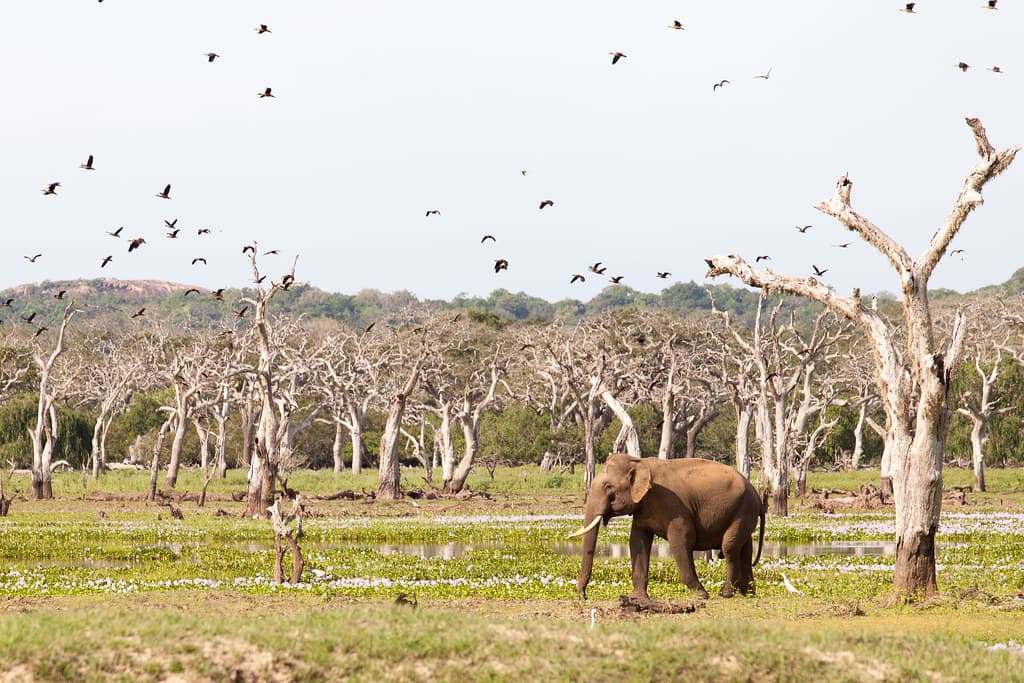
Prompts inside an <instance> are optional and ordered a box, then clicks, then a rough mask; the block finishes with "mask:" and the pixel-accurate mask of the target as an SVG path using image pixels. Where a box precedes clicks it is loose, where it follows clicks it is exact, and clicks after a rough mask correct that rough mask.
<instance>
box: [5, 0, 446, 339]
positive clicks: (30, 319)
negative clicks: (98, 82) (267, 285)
mask: <svg viewBox="0 0 1024 683" xmlns="http://www.w3.org/2000/svg"><path fill="white" fill-rule="evenodd" d="M99 2H103V0H99ZM254 30H255V31H256V33H257V34H260V35H261V34H264V33H271V32H272V31H271V30H270V28H269V27H268V26H267V25H266V24H260V25H259V26H257V27H256V28H255V29H254ZM203 56H204V57H206V59H207V61H208V62H209V63H213V61H214V60H216V59H217V58H219V57H220V54H218V53H216V52H206V53H203ZM257 96H258V97H259V98H261V99H262V98H265V97H274V94H273V91H272V89H271V88H269V87H268V88H265V89H264V90H263V91H262V92H259V93H257ZM78 167H79V168H80V169H82V170H85V171H95V170H96V166H95V156H94V155H93V154H90V155H89V156H88V158H87V159H86V160H85V162H84V163H82V164H79V166H78ZM60 187H62V185H61V183H60V181H54V182H51V183H48V184H47V185H46V186H45V187H44V188H43V190H42V193H43V195H44V196H53V197H57V196H59V193H58V191H57V190H58V188H60ZM154 197H156V198H159V199H167V200H170V199H171V184H170V183H168V184H166V185H165V186H164V188H163V189H162V190H160V191H159V192H157V193H155V194H154ZM429 213H430V212H428V215H429ZM164 228H165V229H166V233H165V237H166V238H167V239H178V236H179V234H180V233H181V230H182V228H179V227H178V219H177V218H174V219H172V220H168V219H166V218H165V219H164ZM123 231H124V226H123V225H122V226H120V227H118V228H117V229H116V230H110V231H107V235H109V236H110V237H114V238H117V239H120V238H121V236H122V232H123ZM210 234H211V229H210V228H208V227H199V228H197V229H196V236H197V237H203V236H204V235H210ZM127 242H128V253H129V254H130V253H132V252H133V251H136V250H138V249H140V248H141V247H142V245H144V244H146V239H145V238H144V237H132V238H130V239H128V240H127ZM250 250H251V251H252V252H253V253H255V252H256V247H255V245H252V244H247V245H245V246H244V247H243V248H242V253H243V254H245V253H247V252H249V251H250ZM278 253H280V252H279V250H277V249H270V250H267V251H264V252H263V256H270V255H276V254H278ZM42 256H43V254H42V253H38V254H33V255H31V256H25V257H24V258H25V260H26V261H28V262H29V263H35V262H36V261H37V260H38V259H39V258H40V257H42ZM113 260H114V256H113V254H108V255H106V256H104V257H103V259H102V260H101V261H100V268H106V267H107V266H108V265H109V264H110V263H111V262H112V261H113ZM197 264H202V265H207V259H206V258H205V257H204V256H196V257H195V258H193V259H192V261H191V265H193V266H195V265H197ZM265 277H266V276H261V277H260V278H259V279H258V280H257V284H261V283H262V282H263V280H264V279H265ZM293 282H294V277H292V276H291V275H285V276H284V278H283V279H282V281H281V286H282V288H284V289H288V288H289V287H290V286H291V285H292V284H293ZM225 289H226V288H224V287H221V288H219V289H214V290H209V294H210V296H212V297H213V298H214V299H215V300H217V301H224V291H225ZM202 292H203V290H200V289H198V288H196V287H190V288H188V289H186V290H185V296H189V295H190V294H202ZM66 293H67V290H63V289H61V290H59V291H57V292H55V293H54V294H53V297H54V298H55V299H58V300H62V299H64V296H65V294H66ZM13 304H14V299H13V298H10V299H5V300H4V301H3V302H2V305H3V306H4V307H6V308H11V307H12V306H13ZM247 312H248V306H243V307H242V308H240V309H237V310H234V315H235V317H236V318H243V317H245V315H246V313H247ZM145 313H146V308H145V306H143V307H141V308H139V309H137V310H135V311H134V312H133V313H132V314H131V315H130V318H140V317H142V316H144V315H145ZM35 317H36V312H35V311H33V312H31V313H29V314H28V315H23V316H21V320H22V322H23V323H25V324H27V325H32V324H33V323H34V321H35ZM2 322H3V321H2V320H0V323H2ZM48 329H49V328H48V327H47V326H45V325H39V326H38V327H37V328H36V331H35V336H37V337H38V336H39V335H41V334H43V333H44V332H46V331H47V330H48Z"/></svg>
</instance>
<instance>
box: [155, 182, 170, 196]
mask: <svg viewBox="0 0 1024 683" xmlns="http://www.w3.org/2000/svg"><path fill="white" fill-rule="evenodd" d="M154 196H155V197H160V199H170V198H171V186H170V185H168V186H167V187H165V188H164V191H163V192H157V193H156V194H155V195H154Z"/></svg>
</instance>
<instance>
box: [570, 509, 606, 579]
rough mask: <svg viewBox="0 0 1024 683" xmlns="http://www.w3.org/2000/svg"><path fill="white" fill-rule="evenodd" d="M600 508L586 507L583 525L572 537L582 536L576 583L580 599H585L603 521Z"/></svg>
mask: <svg viewBox="0 0 1024 683" xmlns="http://www.w3.org/2000/svg"><path fill="white" fill-rule="evenodd" d="M603 518H604V517H603V515H602V514H601V509H600V506H598V505H594V504H590V505H587V510H586V514H585V515H584V517H583V521H584V522H585V524H584V525H583V528H581V529H580V530H579V531H577V532H576V533H575V534H573V536H579V535H582V536H583V564H582V565H581V566H580V578H579V580H578V581H577V582H576V592H577V593H579V594H580V597H582V598H584V599H586V597H587V584H588V583H590V573H591V571H593V569H594V550H595V549H596V548H597V532H598V531H599V529H600V526H601V521H602V519H603Z"/></svg>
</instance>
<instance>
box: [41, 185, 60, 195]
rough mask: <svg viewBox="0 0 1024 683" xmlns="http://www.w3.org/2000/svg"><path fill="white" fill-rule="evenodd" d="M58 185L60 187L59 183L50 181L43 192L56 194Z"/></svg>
mask: <svg viewBox="0 0 1024 683" xmlns="http://www.w3.org/2000/svg"><path fill="white" fill-rule="evenodd" d="M58 187H60V183H50V184H49V185H47V186H46V187H45V188H44V189H43V194H57V188H58Z"/></svg>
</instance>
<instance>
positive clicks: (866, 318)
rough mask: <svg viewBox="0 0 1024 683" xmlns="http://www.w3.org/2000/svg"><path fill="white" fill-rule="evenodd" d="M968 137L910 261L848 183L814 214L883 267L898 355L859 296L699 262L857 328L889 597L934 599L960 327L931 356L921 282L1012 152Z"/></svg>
mask: <svg viewBox="0 0 1024 683" xmlns="http://www.w3.org/2000/svg"><path fill="white" fill-rule="evenodd" d="M967 125H968V126H969V127H970V128H971V131H972V132H973V134H974V141H975V145H976V148H977V151H978V156H979V160H978V162H977V164H975V166H974V168H973V169H972V170H971V171H970V172H969V173H968V175H967V178H966V179H965V181H964V184H963V187H962V189H961V190H960V193H959V195H958V196H957V198H956V200H955V201H954V203H953V207H952V210H951V211H950V213H949V216H948V217H947V218H946V220H945V221H944V222H943V223H942V225H940V226H939V228H938V229H937V230H936V231H935V234H934V235H933V236H932V238H931V240H930V241H929V243H928V246H927V247H926V248H925V250H924V252H923V253H922V254H921V255H920V256H919V257H918V258H917V259H912V258H911V257H910V255H909V254H908V253H907V251H906V250H905V249H904V248H903V247H902V246H900V245H899V244H897V243H896V242H895V240H893V239H892V238H891V237H890V236H889V235H887V234H886V233H885V232H883V231H882V229H881V228H879V227H878V226H876V225H875V224H874V223H872V222H871V221H870V220H868V219H867V218H865V217H864V216H862V215H860V214H859V213H857V212H856V211H854V210H853V207H852V206H851V205H850V195H851V190H852V188H853V183H852V182H851V181H850V179H849V177H848V176H845V175H844V176H843V177H841V178H840V179H839V180H838V182H837V183H836V190H835V194H834V195H833V196H832V198H831V199H829V200H828V201H825V202H822V203H820V204H819V205H818V207H817V208H818V209H819V210H820V211H822V212H824V213H826V214H828V215H830V216H833V217H834V218H836V219H837V220H838V221H839V222H840V223H842V224H843V225H844V226H845V227H846V228H848V229H849V230H851V231H853V232H856V233H858V234H859V235H860V236H861V237H862V238H863V239H864V240H865V241H866V242H867V243H868V244H870V245H872V246H874V247H875V248H876V249H878V251H879V252H881V253H882V254H883V255H884V256H886V257H887V258H888V259H889V263H890V264H891V265H892V267H893V268H894V269H895V270H896V272H897V274H898V275H899V279H900V286H901V289H902V292H903V318H904V321H903V322H904V324H905V327H906V346H905V348H903V349H901V348H900V347H899V345H897V343H896V341H895V339H896V335H895V334H894V330H893V326H892V325H891V323H889V322H888V321H886V320H885V319H884V318H882V316H880V315H879V314H878V312H877V311H875V310H872V309H871V308H867V307H865V306H863V305H862V302H861V296H860V290H859V289H855V290H854V291H853V293H852V294H851V296H849V297H844V296H841V295H838V294H836V293H835V292H834V291H833V290H832V289H831V288H829V287H828V286H827V285H825V284H824V283H822V282H820V281H819V280H817V279H816V278H813V277H811V278H797V277H789V276H784V275H777V274H775V273H772V272H770V271H760V270H757V269H756V268H754V267H753V266H751V265H750V264H749V263H747V262H746V261H745V260H743V259H742V258H740V257H738V256H735V255H729V256H715V257H712V258H709V259H706V261H707V264H708V272H707V275H708V276H709V277H716V276H719V275H725V274H730V275H735V276H736V277H739V278H740V279H741V280H742V281H743V282H745V283H746V284H748V285H750V286H752V287H759V288H761V289H762V290H764V291H767V292H788V293H791V294H797V295H799V296H803V297H806V298H809V299H813V300H815V301H818V302H820V303H822V304H824V305H825V306H827V307H828V308H829V309H830V310H831V311H833V312H834V313H835V314H836V315H839V316H842V317H844V318H846V319H847V320H851V321H853V322H855V323H857V324H858V325H860V326H861V328H863V330H864V333H865V336H866V337H867V340H868V342H869V343H870V344H871V346H872V348H873V350H874V352H875V368H876V373H877V380H878V388H879V393H880V394H881V396H882V403H883V406H884V409H885V413H886V418H887V420H888V422H889V424H888V429H889V434H888V438H889V439H891V444H890V446H891V448H892V451H891V452H892V462H893V488H894V499H895V503H896V567H895V572H894V576H893V585H894V586H895V588H896V589H897V590H898V591H901V592H906V593H923V594H925V595H933V594H935V593H936V592H937V591H938V583H937V580H936V572H935V534H936V532H937V531H938V527H939V513H940V511H941V509H942V459H943V455H944V450H945V444H946V436H947V434H948V430H949V423H950V403H949V386H950V381H951V378H952V375H953V373H954V371H955V370H956V367H957V365H958V363H959V362H960V360H961V354H962V351H963V338H964V331H965V322H964V318H963V316H962V315H960V314H959V313H958V315H957V316H956V319H955V320H954V323H953V328H952V330H951V332H950V335H949V343H948V345H947V346H946V347H945V348H940V346H939V345H938V344H937V342H936V339H935V333H934V330H933V325H932V313H931V307H930V306H929V303H928V280H929V279H930V278H931V275H932V273H933V272H934V270H935V267H936V266H937V265H938V263H939V261H940V260H941V258H942V256H943V255H944V254H945V253H946V249H947V248H948V247H949V243H950V242H951V241H952V239H953V238H954V237H955V236H956V234H957V232H959V230H960V227H961V226H962V225H963V223H964V220H965V219H966V218H967V216H968V215H969V214H970V212H971V211H973V210H974V209H975V208H977V207H978V206H980V205H981V204H982V203H983V198H982V194H981V191H982V189H983V188H984V187H985V185H986V183H988V181H990V180H991V179H992V178H994V177H996V176H997V175H999V174H1000V173H1002V172H1003V171H1004V170H1005V169H1006V168H1007V167H1008V166H1009V165H1010V163H1011V162H1012V161H1013V159H1014V157H1015V156H1016V154H1017V151H1018V149H1019V148H1017V147H1011V148H1009V149H1005V150H1003V151H1001V152H997V151H996V150H995V148H994V147H993V146H992V145H991V144H990V143H989V141H988V137H987V135H986V133H985V129H984V127H983V126H982V125H981V122H980V121H979V120H978V119H973V118H969V119H967Z"/></svg>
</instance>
